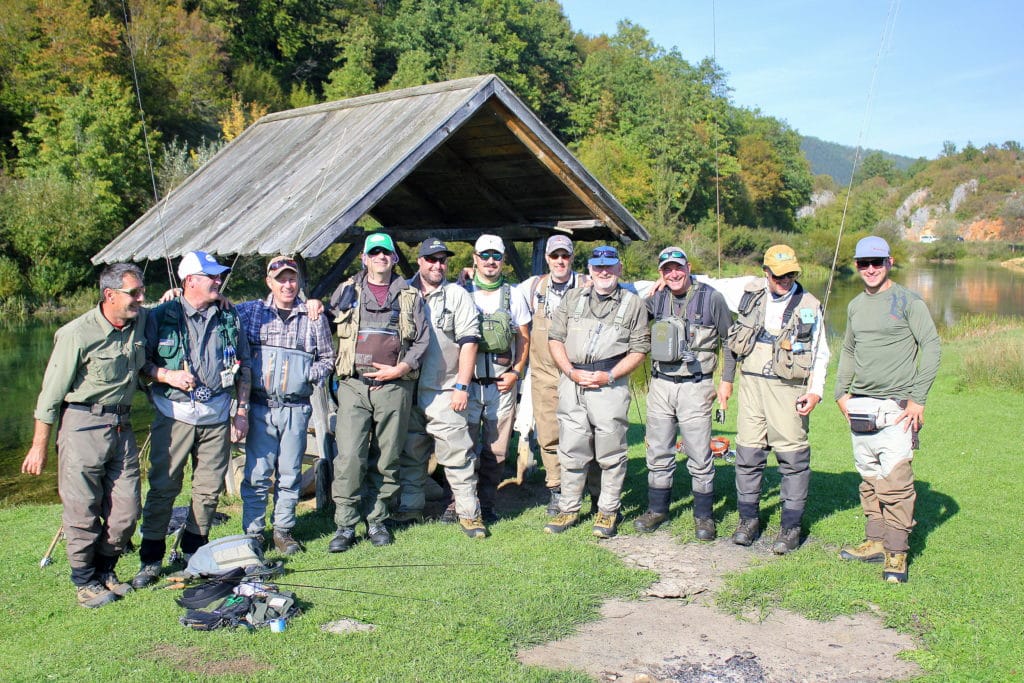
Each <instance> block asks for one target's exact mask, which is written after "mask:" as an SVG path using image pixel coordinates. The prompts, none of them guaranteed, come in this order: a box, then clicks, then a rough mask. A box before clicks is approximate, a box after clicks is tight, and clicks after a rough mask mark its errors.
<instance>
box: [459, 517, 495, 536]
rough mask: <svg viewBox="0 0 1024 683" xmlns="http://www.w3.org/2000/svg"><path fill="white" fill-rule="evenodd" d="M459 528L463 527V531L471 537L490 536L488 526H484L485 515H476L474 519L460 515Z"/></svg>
mask: <svg viewBox="0 0 1024 683" xmlns="http://www.w3.org/2000/svg"><path fill="white" fill-rule="evenodd" d="M459 528H460V529H462V533H464V534H466V535H467V536H469V537H470V538H487V536H488V533H487V527H486V526H484V520H483V517H475V518H473V519H466V518H464V517H460V518H459Z"/></svg>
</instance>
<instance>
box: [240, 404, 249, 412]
mask: <svg viewBox="0 0 1024 683" xmlns="http://www.w3.org/2000/svg"><path fill="white" fill-rule="evenodd" d="M238 409H239V410H244V411H246V412H248V410H249V404H248V403H239V404H238Z"/></svg>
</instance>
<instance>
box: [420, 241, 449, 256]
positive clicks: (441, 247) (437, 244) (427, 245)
mask: <svg viewBox="0 0 1024 683" xmlns="http://www.w3.org/2000/svg"><path fill="white" fill-rule="evenodd" d="M442 252H443V253H445V254H448V255H449V256H454V255H455V252H454V251H452V250H451V249H449V248H448V245H447V244H445V243H444V242H442V241H441V240H439V239H437V238H436V237H428V238H427V239H425V240H423V241H422V242H421V243H420V252H419V254H418V256H430V255H432V254H440V253H442Z"/></svg>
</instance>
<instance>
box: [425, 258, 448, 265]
mask: <svg viewBox="0 0 1024 683" xmlns="http://www.w3.org/2000/svg"><path fill="white" fill-rule="evenodd" d="M423 260H424V261H426V262H427V263H440V264H441V265H442V266H444V265H447V264H448V257H447V256H424V257H423Z"/></svg>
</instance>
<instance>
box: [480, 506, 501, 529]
mask: <svg viewBox="0 0 1024 683" xmlns="http://www.w3.org/2000/svg"><path fill="white" fill-rule="evenodd" d="M480 517H481V518H482V519H483V520H484V524H486V525H488V526H490V525H491V524H496V523H497V521H498V513H497V512H495V511H494V508H492V507H483V506H481V507H480Z"/></svg>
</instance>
